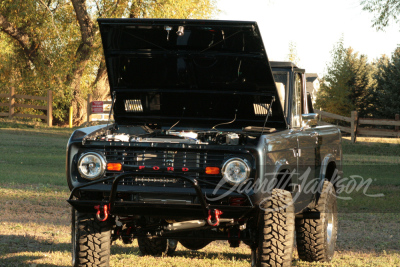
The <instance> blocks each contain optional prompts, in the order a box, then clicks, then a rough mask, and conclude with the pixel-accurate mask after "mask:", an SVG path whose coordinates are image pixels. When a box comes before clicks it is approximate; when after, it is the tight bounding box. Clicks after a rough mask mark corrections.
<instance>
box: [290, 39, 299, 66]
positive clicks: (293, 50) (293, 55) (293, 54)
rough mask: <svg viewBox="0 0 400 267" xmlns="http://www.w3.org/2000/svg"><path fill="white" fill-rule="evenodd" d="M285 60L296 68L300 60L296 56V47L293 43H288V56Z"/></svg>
mask: <svg viewBox="0 0 400 267" xmlns="http://www.w3.org/2000/svg"><path fill="white" fill-rule="evenodd" d="M287 60H289V61H290V62H293V63H294V64H295V65H297V66H299V64H300V58H299V56H298V55H297V46H296V43H295V42H290V43H289V54H288V55H287Z"/></svg>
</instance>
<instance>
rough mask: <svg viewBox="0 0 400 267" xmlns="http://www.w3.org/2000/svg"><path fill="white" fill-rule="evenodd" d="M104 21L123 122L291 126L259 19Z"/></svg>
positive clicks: (112, 81)
mask: <svg viewBox="0 0 400 267" xmlns="http://www.w3.org/2000/svg"><path fill="white" fill-rule="evenodd" d="M98 22H99V25H100V32H101V37H102V41H103V48H104V55H105V59H106V65H107V71H108V77H109V82H110V88H111V94H112V95H114V96H115V106H114V118H115V121H116V122H117V123H118V124H124V125H157V126H160V127H164V128H169V127H171V126H172V125H173V124H175V123H176V122H177V121H178V120H180V122H179V124H178V125H177V126H176V127H189V128H202V127H203V128H209V127H212V126H214V125H216V124H220V123H224V122H231V121H233V122H231V123H230V124H229V125H223V126H222V125H221V127H220V128H231V129H232V128H235V129H239V128H242V127H246V126H263V124H264V121H265V118H266V114H267V110H268V109H269V105H270V103H272V102H273V104H272V108H271V111H272V113H271V115H270V116H269V119H268V122H267V124H266V126H267V127H275V128H286V121H285V118H284V115H283V111H282V107H281V103H280V101H279V96H278V95H277V89H276V86H275V82H274V78H273V76H272V72H271V68H270V65H269V61H268V57H267V54H266V52H265V49H264V45H263V42H262V39H261V35H260V32H259V29H258V26H257V23H256V22H237V21H212V20H167V19H99V20H98ZM273 99H276V101H273Z"/></svg>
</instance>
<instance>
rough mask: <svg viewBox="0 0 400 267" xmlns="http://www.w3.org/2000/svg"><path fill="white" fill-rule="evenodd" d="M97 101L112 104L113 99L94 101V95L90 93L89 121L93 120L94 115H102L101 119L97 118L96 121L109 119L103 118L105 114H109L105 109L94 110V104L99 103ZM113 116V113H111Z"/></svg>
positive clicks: (88, 105) (88, 102)
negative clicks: (100, 110)
mask: <svg viewBox="0 0 400 267" xmlns="http://www.w3.org/2000/svg"><path fill="white" fill-rule="evenodd" d="M97 102H102V105H111V103H112V102H111V101H93V97H92V95H91V94H88V100H87V123H89V122H91V121H92V120H93V118H92V117H93V115H100V116H101V118H100V119H96V121H107V120H108V119H102V117H103V116H104V115H107V116H108V115H109V112H106V111H104V109H102V111H103V112H96V111H95V110H94V104H97ZM111 117H112V115H111Z"/></svg>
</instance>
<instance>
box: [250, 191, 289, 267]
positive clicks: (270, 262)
mask: <svg viewBox="0 0 400 267" xmlns="http://www.w3.org/2000/svg"><path fill="white" fill-rule="evenodd" d="M260 208H261V214H260V216H259V222H258V234H257V239H258V240H257V243H258V245H257V247H256V248H253V249H252V266H257V267H258V266H263V267H264V266H282V267H285V266H292V254H293V243H294V206H293V203H292V195H291V194H290V192H288V191H286V190H283V189H274V190H273V191H272V193H271V197H270V198H268V199H267V200H266V201H264V202H263V203H262V204H261V206H260Z"/></svg>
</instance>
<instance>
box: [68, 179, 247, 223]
mask: <svg viewBox="0 0 400 267" xmlns="http://www.w3.org/2000/svg"><path fill="white" fill-rule="evenodd" d="M139 175H140V176H141V177H143V176H145V177H152V178H154V177H165V178H173V179H182V180H184V181H186V182H188V184H189V185H190V186H189V187H186V188H176V187H168V188H164V187H152V186H146V187H143V186H129V185H121V184H120V181H121V180H122V179H124V178H128V177H135V176H139ZM109 180H113V181H112V185H105V184H103V183H104V182H105V181H109ZM199 182H202V183H206V184H211V185H214V186H217V185H216V184H214V183H211V182H207V181H204V180H199V179H196V178H193V177H191V176H189V175H176V174H165V173H146V172H140V173H137V172H127V173H123V174H120V175H118V176H116V177H109V178H104V179H100V180H97V181H93V182H89V183H86V184H84V185H80V186H77V187H75V188H73V190H72V191H71V195H70V197H69V199H68V200H67V201H68V203H69V204H71V206H73V207H74V208H75V209H76V210H78V211H80V212H86V213H95V212H96V210H95V208H94V206H96V205H108V206H109V208H110V214H111V215H119V216H129V215H142V216H158V217H163V218H186V219H204V218H207V216H208V214H209V211H211V210H220V211H222V212H223V215H222V216H221V217H223V218H236V219H240V218H243V217H246V215H248V214H249V213H251V212H252V211H254V205H253V202H252V200H251V196H252V193H249V194H247V193H243V192H237V191H234V190H232V189H231V188H229V187H224V186H221V187H220V188H219V189H218V190H213V189H202V188H201V186H200V185H199ZM80 191H85V192H106V193H107V195H108V194H109V197H108V200H98V199H93V200H91V199H89V200H88V199H85V200H81V199H75V197H76V196H78V195H79V192H80ZM118 193H129V194H141V193H145V194H152V195H154V196H157V195H161V194H163V195H166V194H168V195H170V196H171V199H173V198H174V197H175V196H179V197H182V196H195V197H196V199H197V201H196V204H171V203H168V201H166V202H165V203H148V202H147V203H146V201H144V202H138V201H126V200H124V201H121V200H120V199H118V198H117V194H118ZM222 198H224V199H226V198H244V199H246V201H245V203H246V204H245V205H229V204H227V205H221V204H216V203H217V202H215V201H210V199H222Z"/></svg>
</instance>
